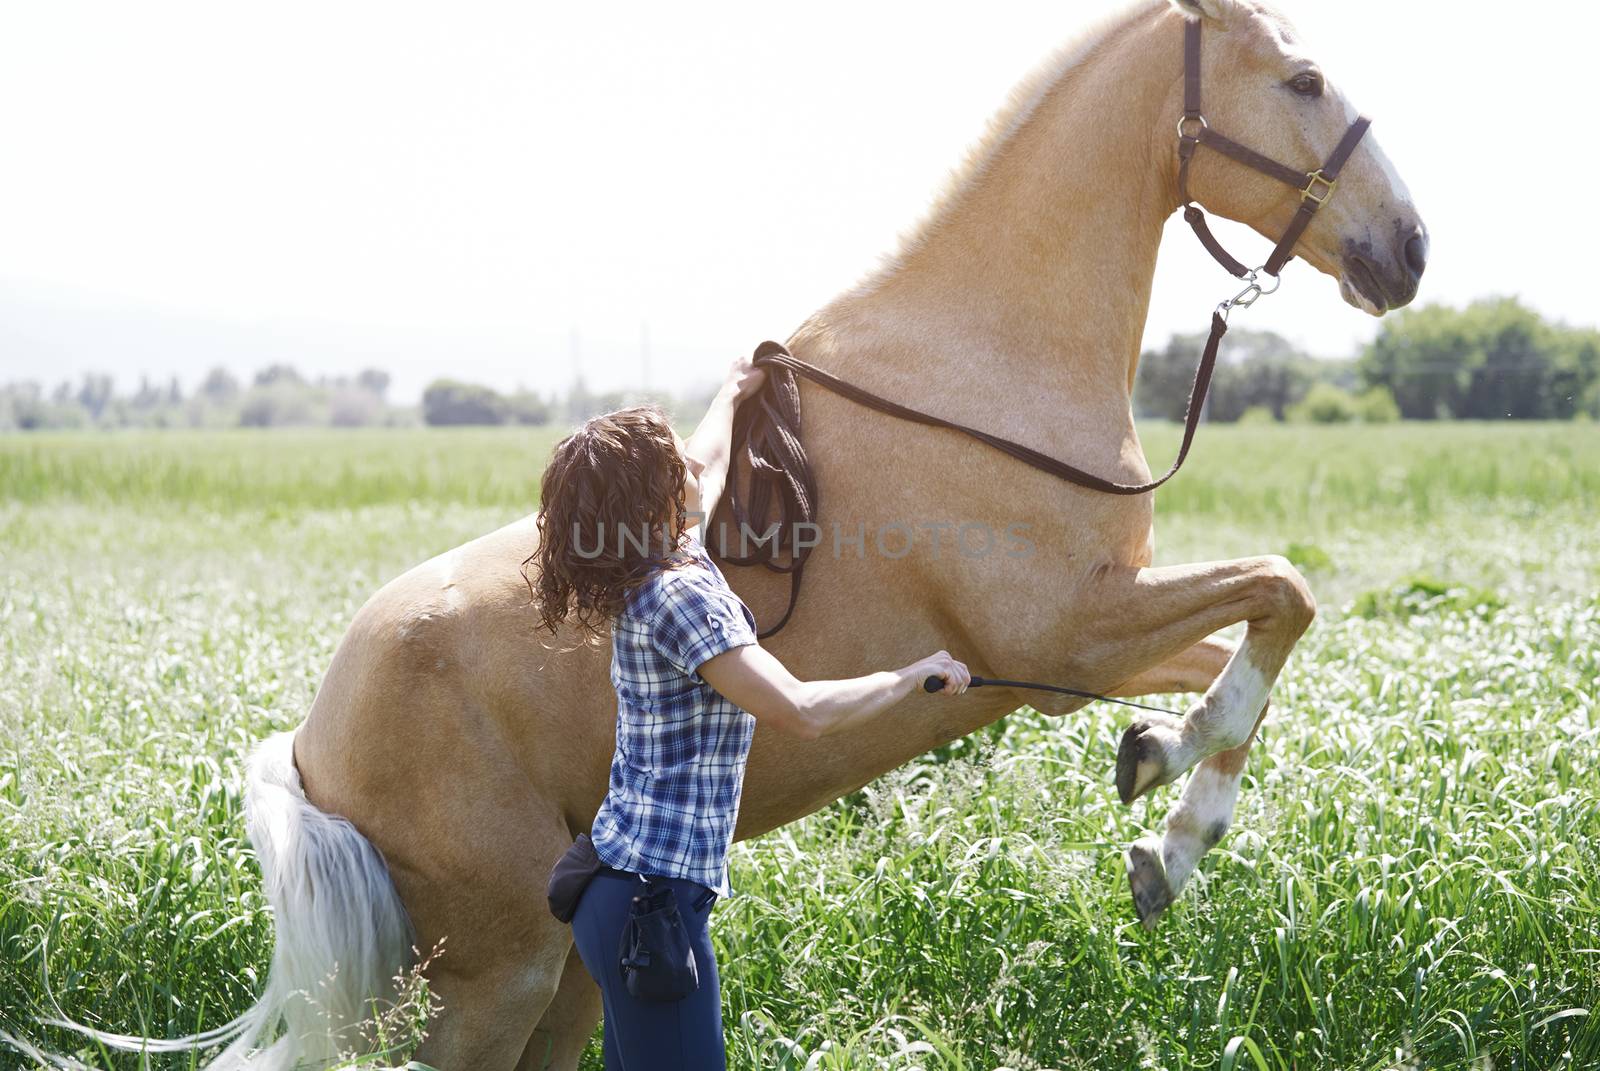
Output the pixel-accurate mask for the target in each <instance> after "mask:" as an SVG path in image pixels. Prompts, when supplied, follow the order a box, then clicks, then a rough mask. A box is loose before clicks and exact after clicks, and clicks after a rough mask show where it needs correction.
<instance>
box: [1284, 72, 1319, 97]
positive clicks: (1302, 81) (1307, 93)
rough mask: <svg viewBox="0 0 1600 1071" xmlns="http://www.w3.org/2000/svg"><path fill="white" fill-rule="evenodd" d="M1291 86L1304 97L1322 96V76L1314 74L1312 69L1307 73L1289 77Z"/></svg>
mask: <svg viewBox="0 0 1600 1071" xmlns="http://www.w3.org/2000/svg"><path fill="white" fill-rule="evenodd" d="M1289 88H1290V89H1292V90H1294V91H1295V92H1296V93H1298V94H1300V95H1301V96H1302V97H1320V96H1322V76H1321V75H1320V74H1313V73H1312V72H1310V71H1307V72H1306V73H1305V74H1297V75H1295V76H1294V77H1293V78H1291V79H1289Z"/></svg>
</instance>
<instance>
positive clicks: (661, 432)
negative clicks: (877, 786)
mask: <svg viewBox="0 0 1600 1071" xmlns="http://www.w3.org/2000/svg"><path fill="white" fill-rule="evenodd" d="M764 378H765V373H764V372H762V371H761V370H760V369H757V368H755V367H754V366H753V365H752V364H751V362H750V360H749V359H748V358H745V359H742V360H740V361H737V362H735V364H734V366H733V369H732V371H731V372H730V373H729V376H728V378H727V380H726V382H724V384H723V385H722V388H721V389H720V390H719V391H718V392H717V395H716V397H715V399H714V400H713V401H712V403H711V408H710V410H709V411H708V412H707V413H706V416H705V418H704V419H703V420H702V421H701V423H700V427H699V428H698V429H697V430H696V431H695V433H694V434H693V435H692V436H691V437H690V439H689V441H688V442H684V441H683V440H682V439H680V438H678V436H677V434H676V433H675V432H674V431H673V430H672V428H671V427H670V426H669V425H668V423H667V421H666V418H665V416H664V415H663V414H662V412H661V411H660V410H659V409H657V408H655V407H654V406H641V407H635V408H632V409H623V410H620V411H618V412H615V413H608V414H606V415H604V416H599V417H595V418H594V419H592V420H590V421H588V422H587V423H586V424H584V425H583V427H581V428H579V429H578V430H577V431H576V432H574V433H573V434H572V435H571V436H569V437H568V438H566V439H564V440H562V442H561V443H560V444H558V445H557V446H556V448H555V454H554V457H553V459H552V460H551V462H550V466H549V468H548V469H547V470H546V471H545V474H544V483H543V487H542V488H541V492H540V493H541V498H542V503H541V510H540V516H539V521H538V524H539V533H540V544H539V550H538V551H537V552H536V553H535V555H534V556H533V557H532V558H530V559H529V564H531V565H534V566H535V571H536V573H537V577H536V579H534V580H533V583H534V584H535V586H536V589H537V592H536V593H537V596H538V600H539V603H540V615H541V617H542V619H543V623H544V626H545V627H546V628H548V629H549V630H550V631H551V632H552V633H553V632H555V631H556V630H557V629H558V628H559V627H560V626H561V624H562V623H563V622H566V621H571V622H572V623H574V624H576V625H577V626H578V627H579V629H580V632H581V633H582V634H583V635H585V636H586V638H588V639H590V640H594V641H598V640H599V639H600V638H601V637H603V635H604V634H605V631H606V630H607V628H608V627H609V629H610V633H611V644H612V663H611V683H612V685H613V686H614V687H615V688H616V691H617V747H616V753H615V755H614V756H613V758H612V762H611V785H610V790H609V792H608V794H607V795H606V798H605V802H604V803H603V804H601V807H600V812H599V814H597V815H596V816H595V820H594V826H593V832H592V835H591V836H592V840H593V851H594V854H595V855H596V856H598V858H599V861H600V863H601V864H603V865H604V868H605V869H602V870H601V871H600V872H599V873H598V874H597V875H596V877H595V878H594V879H593V880H592V881H591V882H590V883H589V886H588V888H587V890H586V891H584V892H583V894H582V898H581V899H580V900H579V901H578V904H577V909H576V913H575V915H574V916H573V918H572V928H573V936H574V939H575V940H576V942H577V947H578V954H579V955H580V956H581V957H582V959H583V962H584V965H585V966H586V967H587V968H588V969H589V973H590V974H591V975H593V976H594V979H595V981H596V982H598V983H599V985H600V990H601V998H602V1001H603V1004H604V1009H605V1061H606V1067H607V1069H608V1071H617V1069H625V1071H670V1069H678V1068H685V1069H689V1068H692V1069H694V1071H707V1069H717V1068H723V1067H724V1066H725V1060H724V1055H723V1041H722V1008H721V1001H720V994H719V989H718V983H717V967H716V960H715V955H714V953H713V951H712V947H711V940H710V937H709V935H708V933H707V922H708V919H709V917H710V913H711V906H712V904H713V903H714V902H715V901H716V899H717V898H718V897H719V896H727V895H729V893H730V890H729V888H728V848H729V845H730V844H731V843H732V841H733V831H734V825H735V821H736V819H737V817H738V813H739V793H740V788H741V786H742V784H743V782H744V769H745V760H746V758H747V756H748V755H749V752H750V739H751V735H752V734H753V732H754V730H755V724H756V722H758V721H759V722H761V723H762V724H765V725H767V726H770V727H771V728H773V729H775V730H777V731H779V732H785V733H793V734H795V735H797V736H802V737H805V738H808V739H814V738H817V737H820V736H826V735H828V734H830V733H835V732H839V731H840V730H843V729H848V728H851V727H853V726H857V725H861V724H863V723H865V722H866V721H868V720H870V719H871V718H874V717H876V716H877V715H879V714H880V713H882V712H883V711H885V710H887V709H888V708H889V707H890V706H892V705H893V704H894V703H896V702H897V701H899V700H900V699H903V698H905V697H906V696H907V695H908V694H910V693H911V692H912V691H913V690H915V689H917V688H919V687H920V686H921V683H922V681H924V680H925V679H926V678H928V677H929V676H938V677H942V678H943V679H944V681H945V686H944V689H943V691H942V694H946V695H960V694H961V693H962V692H964V691H965V690H966V688H967V685H968V684H969V682H970V680H971V677H970V674H968V672H967V668H966V666H964V665H962V664H961V663H960V662H958V661H956V660H955V659H953V658H951V657H950V656H949V655H948V654H946V653H945V652H943V651H939V652H937V653H935V654H933V655H930V656H928V657H927V658H924V659H922V660H920V661H917V662H913V663H911V664H910V665H907V666H902V667H900V668H899V669H894V670H886V671H883V672H879V673H871V674H868V675H867V676H864V677H857V678H854V679H851V680H830V681H801V680H797V679H796V678H795V677H794V676H793V675H792V674H791V673H790V672H789V671H788V670H787V669H785V668H784V667H783V664H782V663H780V662H779V661H778V660H777V659H776V658H774V657H773V656H772V655H771V654H769V653H767V652H766V651H764V650H762V648H761V646H760V644H759V643H757V642H756V629H755V619H754V617H753V616H752V615H751V613H750V610H749V608H748V607H746V606H745V605H744V603H743V601H741V600H740V599H739V597H738V596H737V595H735V594H734V593H733V591H732V590H731V589H729V587H728V584H727V581H726V580H725V579H724V578H723V575H722V571H721V570H720V569H718V568H717V566H716V564H715V563H714V562H713V561H712V560H711V558H710V556H709V555H708V554H707V553H706V549H705V547H704V545H703V544H702V542H701V535H700V534H699V533H700V531H701V529H702V528H703V522H704V519H705V518H707V517H710V516H711V515H712V514H713V513H715V512H716V507H717V501H718V499H719V498H720V497H721V495H722V489H723V485H724V483H725V482H726V480H727V478H728V462H729V457H730V453H731V439H732V435H733V414H734V410H735V409H736V408H737V407H738V405H739V403H740V402H741V401H743V400H744V399H745V398H747V397H749V396H751V395H752V394H754V393H755V392H756V391H757V390H759V389H760V386H761V383H762V381H763V379H764ZM640 875H648V876H651V877H653V878H656V879H659V880H660V881H661V882H663V883H665V884H666V885H668V886H670V888H671V890H672V894H673V897H674V898H675V899H676V903H677V908H678V912H679V914H680V915H681V917H682V920H683V923H684V926H685V929H686V932H687V938H688V941H689V944H690V946H691V947H692V948H693V950H694V959H695V963H696V967H697V970H698V977H699V985H698V988H697V989H695V990H694V991H693V992H691V993H689V995H688V996H686V997H684V998H682V999H680V1000H675V1001H671V1002H654V1001H646V1000H640V999H638V998H636V997H634V996H632V995H631V994H630V992H629V990H628V987H627V985H626V980H625V979H624V977H623V971H622V967H621V965H620V963H619V944H620V942H621V938H622V935H623V931H624V928H625V926H626V925H627V922H628V918H629V911H630V907H631V904H632V900H633V898H634V896H635V895H636V894H638V893H639V892H640V889H641V887H642V886H641V882H640ZM658 887H659V886H658Z"/></svg>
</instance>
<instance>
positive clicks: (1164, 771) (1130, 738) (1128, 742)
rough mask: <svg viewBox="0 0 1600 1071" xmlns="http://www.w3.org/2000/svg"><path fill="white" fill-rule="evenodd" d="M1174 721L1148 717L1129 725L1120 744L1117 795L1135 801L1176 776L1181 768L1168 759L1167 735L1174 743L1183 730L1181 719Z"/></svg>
mask: <svg viewBox="0 0 1600 1071" xmlns="http://www.w3.org/2000/svg"><path fill="white" fill-rule="evenodd" d="M1168 721H1173V722H1174V724H1175V725H1177V728H1173V727H1171V726H1168V725H1166V724H1164V723H1163V722H1159V721H1156V720H1155V719H1153V718H1145V719H1142V720H1140V721H1136V722H1134V723H1133V724H1132V725H1130V726H1128V728H1127V729H1126V730H1124V731H1123V734H1122V743H1120V744H1118V745H1117V795H1118V796H1120V797H1121V798H1122V802H1123V803H1125V804H1126V803H1132V802H1133V801H1134V800H1136V799H1138V798H1139V797H1140V796H1142V795H1144V794H1145V793H1146V792H1149V791H1150V790H1151V789H1152V788H1155V787H1157V786H1158V785H1164V784H1167V783H1168V782H1170V781H1173V780H1176V779H1177V776H1178V774H1180V773H1182V771H1181V770H1177V769H1174V764H1173V763H1172V762H1171V761H1170V759H1169V754H1170V752H1169V750H1168V749H1169V747H1170V746H1171V744H1169V743H1168V738H1169V737H1170V738H1171V740H1172V741H1173V742H1174V743H1175V742H1176V741H1177V739H1178V737H1179V734H1180V732H1181V730H1182V725H1181V723H1177V722H1176V721H1175V720H1174V719H1168Z"/></svg>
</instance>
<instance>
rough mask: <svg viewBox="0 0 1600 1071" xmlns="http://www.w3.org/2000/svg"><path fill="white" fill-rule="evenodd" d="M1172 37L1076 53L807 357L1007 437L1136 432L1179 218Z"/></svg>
mask: <svg viewBox="0 0 1600 1071" xmlns="http://www.w3.org/2000/svg"><path fill="white" fill-rule="evenodd" d="M1172 28H1173V24H1172V23H1171V20H1170V19H1169V18H1168V17H1166V11H1165V6H1164V5H1162V6H1161V7H1159V8H1152V7H1145V8H1142V9H1140V10H1138V11H1136V12H1134V13H1132V14H1131V15H1130V16H1129V17H1127V18H1126V19H1124V20H1123V21H1122V22H1120V23H1118V24H1116V25H1114V26H1111V27H1109V28H1108V29H1107V30H1106V31H1105V33H1104V34H1102V35H1100V36H1098V37H1097V38H1096V40H1094V41H1092V42H1088V43H1086V44H1085V45H1081V46H1079V47H1078V49H1077V55H1075V56H1068V57H1067V59H1066V62H1065V64H1064V66H1063V68H1062V69H1061V70H1060V71H1059V73H1058V74H1057V75H1056V76H1055V77H1054V78H1053V79H1052V80H1050V81H1049V82H1047V83H1046V88H1044V89H1043V91H1042V93H1041V95H1040V96H1039V98H1038V102H1037V104H1036V105H1035V106H1034V107H1033V108H1032V109H1031V111H1027V112H1026V114H1025V115H1022V116H1019V117H1018V121H1016V122H1015V123H1014V124H1013V125H1012V127H1011V129H1010V130H1009V131H1008V132H1006V133H1004V134H1001V135H999V136H996V137H995V138H994V140H993V142H992V144H991V145H989V146H988V147H987V149H988V151H987V152H986V153H984V155H983V156H982V157H981V159H980V162H979V163H978V165H977V166H976V167H975V168H974V169H973V171H972V173H971V174H970V175H969V176H968V177H967V178H966V179H965V180H964V181H962V182H961V183H960V184H959V185H958V186H957V187H956V188H955V189H954V190H953V191H952V192H951V193H950V194H949V195H948V196H947V197H946V199H945V201H944V203H943V204H942V205H940V206H939V208H938V209H937V210H936V211H935V212H934V213H933V214H932V215H931V216H930V217H929V219H928V220H927V222H925V223H924V224H923V226H922V228H921V230H920V232H919V233H918V234H917V235H916V236H915V237H914V238H913V239H912V240H910V241H909V242H908V243H907V247H906V248H905V249H904V250H903V251H902V253H901V254H900V255H899V256H898V257H897V258H896V259H895V260H894V261H893V262H891V263H890V264H888V265H887V266H886V267H885V268H883V269H882V270H881V271H880V272H879V273H878V274H877V275H876V276H874V277H873V278H871V279H869V280H868V281H867V282H866V283H865V284H863V286H861V287H860V288H858V289H856V290H854V291H852V292H850V293H847V294H845V295H843V296H842V297H841V298H840V299H839V300H838V301H836V302H835V303H834V304H833V305H831V306H829V307H828V308H827V309H825V310H823V311H822V312H821V313H819V314H818V316H817V317H816V318H814V319H813V321H811V322H810V323H809V324H808V325H807V326H806V328H804V329H802V331H801V333H800V335H798V336H797V342H800V343H801V344H802V345H803V346H807V347H809V348H813V352H815V353H816V354H817V356H819V357H822V358H824V359H826V360H827V361H828V363H829V364H830V365H831V366H833V367H835V368H837V369H839V370H841V371H851V370H856V371H859V372H860V373H861V374H862V376H863V378H864V379H865V381H867V382H872V383H876V384H879V385H882V386H885V387H901V388H908V389H909V388H914V387H916V386H917V385H918V384H920V385H921V387H922V389H923V396H924V397H926V396H927V395H928V394H934V395H935V396H937V397H939V398H941V399H958V400H959V402H958V404H959V412H960V414H961V415H962V416H965V417H968V418H971V419H973V420H976V421H982V422H983V426H985V427H988V428H990V429H992V430H996V431H1002V430H1003V429H1013V430H1016V429H1022V428H1027V427H1032V428H1034V429H1038V428H1039V427H1040V424H1039V421H1040V420H1041V419H1047V413H1048V412H1049V411H1050V409H1051V407H1059V406H1060V404H1061V400H1062V399H1063V398H1071V399H1072V401H1073V408H1074V410H1075V413H1076V414H1079V415H1092V412H1093V411H1098V412H1101V413H1104V414H1107V415H1109V416H1110V417H1112V418H1113V419H1123V420H1125V419H1126V414H1127V402H1128V393H1129V389H1130V386H1131V381H1132V377H1133V372H1134V370H1135V368H1136V366H1137V361H1138V356H1139V342H1140V337H1141V333H1142V329H1143V326H1144V320H1145V315H1146V312H1147V309H1148V305H1149V300H1150V288H1151V281H1152V278H1153V276H1154V272H1155V261H1156V249H1157V247H1158V245H1159V244H1160V240H1161V228H1162V224H1163V222H1164V221H1165V219H1166V217H1167V216H1168V215H1169V214H1170V212H1171V210H1172V208H1173V207H1175V204H1176V195H1175V192H1174V189H1173V182H1172V175H1171V171H1172V162H1171V160H1170V159H1169V156H1170V147H1169V143H1170V141H1171V139H1170V138H1168V139H1162V138H1161V137H1160V135H1159V133H1158V132H1157V131H1156V129H1155V124H1157V123H1158V121H1159V117H1160V115H1161V114H1162V106H1163V104H1164V103H1165V101H1166V100H1167V98H1168V96H1169V94H1171V93H1172V91H1173V88H1174V85H1175V79H1174V75H1175V73H1176V71H1177V60H1178V56H1179V52H1178V42H1179V41H1180V40H1181V38H1179V37H1175V36H1173V35H1172V34H1171V33H1167V32H1164V31H1170V30H1171V29H1172ZM1169 37H1170V38H1171V40H1170V41H1169V40H1167V38H1169ZM1164 45H1170V46H1171V47H1170V49H1169V51H1171V52H1172V56H1171V57H1169V58H1170V60H1171V62H1166V63H1163V62H1161V55H1162V54H1161V52H1160V49H1161V47H1162V46H1164ZM1164 152H1165V153H1166V155H1164V154H1163V153H1164ZM908 400H909V399H908ZM913 404H915V403H913ZM942 411H944V410H943V409H941V412H942ZM1056 412H1057V417H1059V408H1057V409H1056Z"/></svg>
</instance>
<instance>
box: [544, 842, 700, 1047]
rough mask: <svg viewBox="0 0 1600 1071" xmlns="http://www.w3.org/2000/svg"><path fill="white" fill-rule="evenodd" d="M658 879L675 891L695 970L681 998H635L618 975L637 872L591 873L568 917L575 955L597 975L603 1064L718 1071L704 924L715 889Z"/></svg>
mask: <svg viewBox="0 0 1600 1071" xmlns="http://www.w3.org/2000/svg"><path fill="white" fill-rule="evenodd" d="M663 880H665V881H666V882H667V884H669V885H671V886H672V891H673V894H674V895H675V896H676V897H677V900H678V912H679V914H680V915H682V916H683V925H684V928H685V929H687V930H688V932H689V939H690V941H691V943H692V944H693V946H694V958H695V966H696V968H697V970H698V971H699V977H700V987H699V988H698V989H696V990H695V991H694V992H693V993H690V994H689V995H688V996H687V997H684V998H683V999H682V1000H675V1001H670V1002H656V1001H646V1000H639V999H637V998H635V997H633V996H632V995H630V994H629V993H628V986H627V983H626V982H624V981H623V978H622V968H621V966H620V965H619V964H618V955H617V950H618V946H619V945H620V944H621V943H622V930H623V927H624V926H625V925H626V924H627V921H628V909H629V907H630V905H631V904H632V901H633V897H634V894H635V893H637V892H638V891H639V890H640V889H641V888H642V886H641V884H640V882H639V879H638V878H637V877H635V876H633V875H631V874H630V875H622V874H618V873H615V872H610V871H601V872H600V873H599V874H596V875H595V877H594V880H593V881H591V882H589V887H588V888H587V889H585V890H584V893H583V898H582V899H581V900H579V901H578V911H577V914H576V915H574V916H573V918H572V936H573V938H574V940H575V941H576V942H577V945H578V955H579V956H580V957H582V959H583V965H584V966H585V967H587V968H588V969H589V973H590V974H591V975H592V976H593V977H594V980H595V981H596V982H598V983H600V996H601V1000H602V1001H603V1002H604V1006H605V1058H606V1071H726V1068H727V1056H726V1054H725V1052H724V1050H723V1041H722V994H721V987H720V986H719V985H718V980H717V959H716V953H715V952H714V951H713V950H712V948H711V934H710V932H709V930H708V928H707V924H708V923H709V922H710V921H711V907H712V905H713V904H714V903H715V902H716V899H717V894H716V893H714V892H712V891H711V890H710V889H708V888H706V887H705V886H704V885H701V884H699V883H697V882H693V881H686V880H683V879H681V878H667V879H663Z"/></svg>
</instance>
